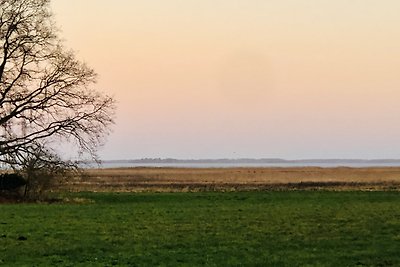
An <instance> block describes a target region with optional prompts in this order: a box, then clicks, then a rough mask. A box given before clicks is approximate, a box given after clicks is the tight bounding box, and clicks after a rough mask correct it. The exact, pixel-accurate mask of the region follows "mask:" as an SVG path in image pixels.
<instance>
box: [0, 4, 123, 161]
mask: <svg viewBox="0 0 400 267" xmlns="http://www.w3.org/2000/svg"><path fill="white" fill-rule="evenodd" d="M49 2H50V0H0V162H3V163H6V164H10V165H11V164H14V165H15V164H21V165H24V164H26V163H27V159H30V160H29V162H30V163H32V161H31V159H32V157H34V158H35V157H37V155H49V153H47V154H43V153H37V152H38V149H40V150H43V147H46V149H50V148H51V144H52V142H54V140H56V141H57V142H59V141H60V140H62V141H66V142H71V143H74V144H75V145H76V147H77V148H78V149H79V151H84V152H88V153H89V154H90V155H92V156H95V152H96V149H97V147H98V145H99V144H101V142H102V140H103V137H104V136H105V135H107V134H108V131H109V126H110V125H111V124H112V123H113V115H114V109H115V107H114V100H113V99H112V98H111V97H109V96H106V95H104V94H102V93H100V92H98V91H96V90H94V89H92V88H91V87H90V86H91V85H92V84H93V83H94V82H95V80H96V74H95V72H94V71H93V70H92V69H91V68H89V67H88V66H86V65H85V64H84V63H82V62H80V61H78V60H77V59H76V58H75V56H74V54H73V52H71V51H67V50H66V49H65V48H64V47H63V45H62V43H61V41H60V38H59V37H58V31H57V29H56V28H55V25H54V22H53V20H52V13H51V11H50V7H49ZM50 154H51V153H50ZM42 158H43V160H41V161H40V162H42V163H43V162H44V161H48V162H52V161H53V159H55V157H47V156H45V157H42ZM53 162H54V163H55V164H58V163H59V162H60V161H59V158H57V160H54V161H53Z"/></svg>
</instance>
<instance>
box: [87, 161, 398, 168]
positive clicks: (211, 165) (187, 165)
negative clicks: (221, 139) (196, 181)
mask: <svg viewBox="0 0 400 267" xmlns="http://www.w3.org/2000/svg"><path fill="white" fill-rule="evenodd" d="M82 167H84V168H133V167H170V168H173V167H178V168H235V167H323V168H328V167H353V168H363V167H400V163H340V164H338V163H317V162H316V163H127V162H121V163H119V162H105V163H102V164H100V165H97V164H92V163H91V164H87V165H83V166H82Z"/></svg>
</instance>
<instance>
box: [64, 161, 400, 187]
mask: <svg viewBox="0 0 400 267" xmlns="http://www.w3.org/2000/svg"><path fill="white" fill-rule="evenodd" d="M62 189H67V190H71V191H99V192H137V191H218V190H222V191H235V190H286V189H289V190H291V189H333V190H355V189H357V190H397V189H400V168H399V167H380V168H347V167H338V168H319V167H299V168H295V167H293V168H147V167H137V168H115V169H87V170H85V171H84V175H83V176H82V177H76V178H74V179H72V180H70V181H69V182H68V183H66V184H64V185H63V186H62Z"/></svg>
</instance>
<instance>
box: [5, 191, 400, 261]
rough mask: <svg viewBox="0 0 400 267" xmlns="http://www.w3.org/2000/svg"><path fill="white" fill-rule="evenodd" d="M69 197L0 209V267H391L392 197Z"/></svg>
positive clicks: (395, 212)
mask: <svg viewBox="0 0 400 267" xmlns="http://www.w3.org/2000/svg"><path fill="white" fill-rule="evenodd" d="M69 197H79V198H85V199H89V200H91V202H89V201H84V202H82V203H80V204H77V203H74V204H67V203H64V204H18V205H15V204H12V205H0V266H2V265H3V266H159V265H162V266H181V265H184V266H201V265H208V266H238V265H243V266H257V265H258V266H268V265H274V266H299V265H300V266H304V265H311V266H355V265H366V266H388V265H397V266H398V265H400V254H399V248H400V193H397V192H360V191H359V192H328V191H286V192H232V193H221V192H220V193H218V192H215V193H213V192H209V193H136V194H133V193H120V194H118V193H80V194H73V195H70V196H69ZM22 237H25V238H26V240H19V239H24V238H22Z"/></svg>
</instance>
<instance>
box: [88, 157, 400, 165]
mask: <svg viewBox="0 0 400 267" xmlns="http://www.w3.org/2000/svg"><path fill="white" fill-rule="evenodd" d="M101 162H102V163H135V164H140V163H145V164H155V163H160V164H174V163H176V164H214V163H226V164H241V163H248V164H274V163H278V164H302V163H304V164H311V163H317V164H346V163H349V164H384V163H388V164H400V159H299V160H286V159H279V158H261V159H253V158H239V159H229V158H225V159H224V158H223V159H174V158H143V159H123V160H101ZM85 163H94V161H93V162H91V161H86V162H85Z"/></svg>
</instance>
